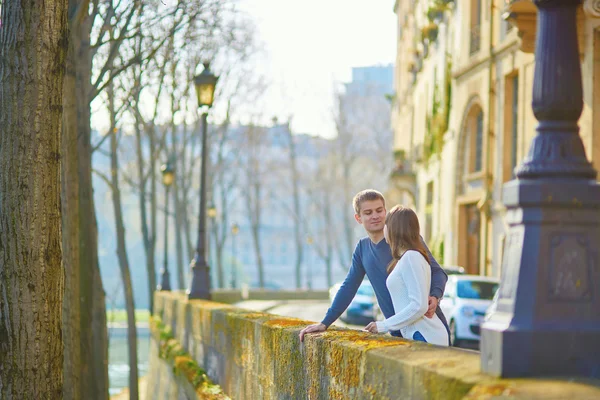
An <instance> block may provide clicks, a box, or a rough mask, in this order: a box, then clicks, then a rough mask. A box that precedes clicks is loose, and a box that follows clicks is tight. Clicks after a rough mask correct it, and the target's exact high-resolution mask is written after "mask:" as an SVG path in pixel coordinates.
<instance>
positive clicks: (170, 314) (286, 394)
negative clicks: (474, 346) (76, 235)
mask: <svg viewBox="0 0 600 400" xmlns="http://www.w3.org/2000/svg"><path fill="white" fill-rule="evenodd" d="M155 315H156V316H158V317H160V318H161V319H162V321H163V322H164V323H165V324H167V325H169V326H170V327H171V328H172V331H173V334H174V337H175V338H176V339H177V340H178V341H179V343H181V345H182V346H183V347H184V348H185V349H186V350H187V351H188V352H189V353H190V354H191V356H192V357H193V358H194V359H195V360H196V361H197V362H198V364H199V365H200V366H201V367H202V368H204V369H205V370H206V372H207V375H208V376H209V377H210V378H211V379H212V380H213V381H214V382H215V383H217V384H219V385H220V386H221V387H222V389H223V391H224V392H225V393H226V394H227V395H229V396H230V397H231V398H233V399H251V400H254V399H461V398H466V399H492V398H512V399H536V398H539V399H569V398H571V399H598V398H600V388H599V387H598V386H593V385H590V384H588V385H585V384H582V383H577V382H572V381H553V380H544V381H536V380H499V379H494V378H491V377H488V376H486V375H483V374H482V373H480V371H479V355H478V354H477V353H475V352H472V351H465V350H458V349H453V348H440V347H436V346H432V345H428V344H424V343H418V342H413V341H407V340H402V339H396V338H392V337H390V336H384V335H373V334H368V333H364V332H360V331H353V330H347V329H342V328H333V327H332V328H330V329H329V330H328V331H327V332H325V333H322V334H318V335H312V336H308V337H307V339H305V342H304V344H302V343H300V341H299V339H298V333H299V331H300V329H301V328H303V327H304V326H306V324H308V323H309V322H308V321H302V320H297V319H293V318H284V317H279V316H276V315H271V314H266V313H257V312H253V311H250V310H243V309H240V308H236V307H233V306H231V305H227V304H222V303H216V302H208V301H200V300H194V301H188V300H187V298H186V297H185V295H184V294H182V293H176V292H157V293H156V294H155ZM153 341H155V339H153ZM150 364H151V365H150V373H149V377H148V385H149V386H148V393H149V399H156V400H158V399H171V398H178V399H186V398H194V397H193V396H192V395H190V394H189V389H188V390H187V391H184V390H178V389H177V388H178V387H179V385H180V384H181V383H179V384H178V383H177V382H178V381H177V379H178V377H177V376H176V374H174V373H173V371H172V368H168V367H166V366H165V365H164V361H163V360H161V359H160V358H159V357H158V347H157V345H156V343H152V348H151V360H150ZM588 383H589V382H588ZM186 393H188V394H186ZM190 396H192V397H190Z"/></svg>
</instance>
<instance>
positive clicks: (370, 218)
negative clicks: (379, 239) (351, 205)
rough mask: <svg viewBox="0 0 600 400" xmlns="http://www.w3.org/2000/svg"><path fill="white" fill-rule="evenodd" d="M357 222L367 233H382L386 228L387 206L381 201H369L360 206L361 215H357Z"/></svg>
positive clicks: (355, 216)
mask: <svg viewBox="0 0 600 400" xmlns="http://www.w3.org/2000/svg"><path fill="white" fill-rule="evenodd" d="M354 218H355V219H356V222H358V223H359V224H362V225H363V226H364V227H365V230H366V231H367V232H373V233H376V232H381V231H383V227H384V226H385V206H384V205H383V201H381V200H367V201H363V202H362V203H361V204H360V213H359V214H355V215H354Z"/></svg>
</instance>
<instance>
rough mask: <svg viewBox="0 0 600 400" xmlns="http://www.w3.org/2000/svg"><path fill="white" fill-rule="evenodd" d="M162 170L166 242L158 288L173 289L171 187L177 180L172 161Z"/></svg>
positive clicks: (163, 166) (161, 168)
mask: <svg viewBox="0 0 600 400" xmlns="http://www.w3.org/2000/svg"><path fill="white" fill-rule="evenodd" d="M160 171H161V172H162V177H163V184H164V185H165V243H164V260H163V262H164V264H163V268H162V270H161V272H160V284H159V285H158V287H157V288H156V289H157V290H171V280H170V279H169V261H168V254H169V236H168V232H169V189H170V188H171V185H172V184H173V181H174V180H175V169H174V168H173V165H172V164H171V163H170V162H167V163H166V164H163V165H162V167H160Z"/></svg>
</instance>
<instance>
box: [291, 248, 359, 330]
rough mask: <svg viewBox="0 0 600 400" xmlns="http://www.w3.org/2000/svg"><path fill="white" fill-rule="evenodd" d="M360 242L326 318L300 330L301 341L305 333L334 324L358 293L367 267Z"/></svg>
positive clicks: (324, 328)
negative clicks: (363, 260) (362, 257)
mask: <svg viewBox="0 0 600 400" xmlns="http://www.w3.org/2000/svg"><path fill="white" fill-rule="evenodd" d="M359 246H360V242H358V243H357V244H356V248H355V249H354V253H353V254H352V265H351V266H350V270H349V271H348V274H347V275H346V279H344V283H342V286H340V288H339V290H338V291H337V293H336V294H335V297H334V299H333V302H332V303H331V307H330V308H329V310H327V314H325V318H323V321H321V323H319V324H313V325H309V326H307V327H306V328H304V329H302V330H301V331H300V341H301V342H302V341H304V335H305V334H306V333H311V332H323V331H324V330H326V329H327V328H329V325H331V324H333V323H334V322H335V320H336V319H338V318H339V317H340V315H342V313H343V312H344V311H345V310H346V308H348V306H349V305H350V302H351V301H352V299H353V298H354V296H355V295H356V292H357V291H358V288H359V286H360V284H361V282H362V280H363V278H364V277H365V269H364V267H363V265H362V261H361V258H360V247H359Z"/></svg>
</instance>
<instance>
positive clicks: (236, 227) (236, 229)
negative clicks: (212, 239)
mask: <svg viewBox="0 0 600 400" xmlns="http://www.w3.org/2000/svg"><path fill="white" fill-rule="evenodd" d="M239 232H240V227H239V226H238V225H237V224H234V225H233V226H232V227H231V233H233V234H234V235H237V234H238V233H239Z"/></svg>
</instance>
